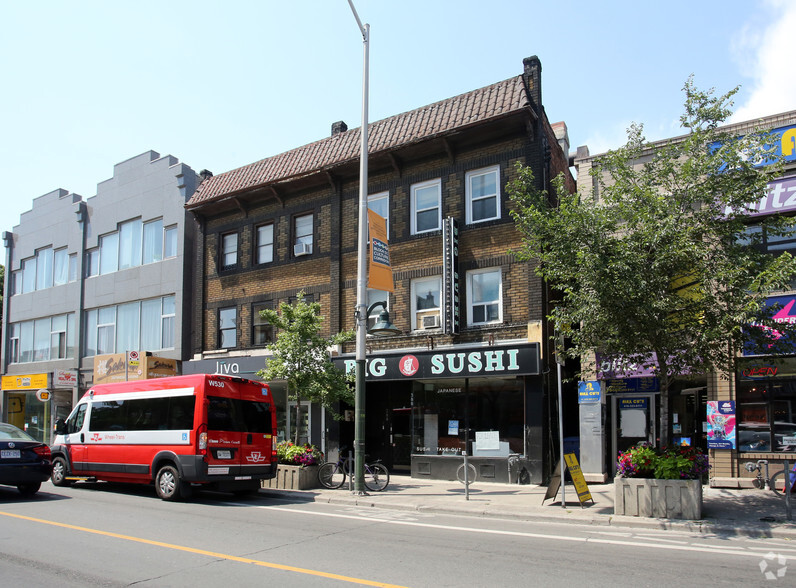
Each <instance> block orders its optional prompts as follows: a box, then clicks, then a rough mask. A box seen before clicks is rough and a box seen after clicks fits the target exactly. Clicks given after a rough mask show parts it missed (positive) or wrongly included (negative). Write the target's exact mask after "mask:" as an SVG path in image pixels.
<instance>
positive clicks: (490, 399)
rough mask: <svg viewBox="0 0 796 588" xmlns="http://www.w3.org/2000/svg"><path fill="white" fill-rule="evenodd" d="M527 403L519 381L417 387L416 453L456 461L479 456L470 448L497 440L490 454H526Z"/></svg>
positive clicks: (443, 382)
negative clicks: (462, 455) (481, 441)
mask: <svg viewBox="0 0 796 588" xmlns="http://www.w3.org/2000/svg"><path fill="white" fill-rule="evenodd" d="M523 398H524V387H523V380H522V379H521V378H519V379H518V378H505V379H502V378H471V379H470V380H469V382H466V381H465V380H464V379H445V380H425V381H415V382H414V383H413V407H414V410H413V415H414V418H413V423H412V428H413V439H414V447H413V448H412V450H413V453H416V454H425V455H448V454H450V455H458V454H460V453H461V452H462V451H464V450H465V449H467V450H468V452H469V453H471V454H474V455H478V453H479V452H478V450H477V447H473V443H472V442H473V441H475V440H476V439H477V438H478V437H490V438H493V437H495V436H496V437H497V439H498V444H497V448H496V449H493V450H491V451H493V452H497V453H498V454H505V455H508V454H509V453H522V451H523V420H524V419H523V417H524V402H523ZM468 432H469V434H468ZM478 433H481V435H478ZM487 433H488V435H487ZM468 441H469V442H470V443H469V445H468ZM494 454H495V453H491V455H494Z"/></svg>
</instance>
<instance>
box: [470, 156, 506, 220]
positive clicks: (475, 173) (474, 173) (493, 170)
mask: <svg viewBox="0 0 796 588" xmlns="http://www.w3.org/2000/svg"><path fill="white" fill-rule="evenodd" d="M487 174H494V175H495V193H494V194H490V195H487V196H480V197H479V198H478V199H477V200H486V199H489V198H494V199H495V216H491V217H488V218H479V219H475V218H473V200H474V196H473V188H472V182H473V179H475V178H477V177H481V176H485V175H487ZM464 184H465V193H466V196H467V210H466V213H465V217H466V218H465V220H466V222H467V224H468V225H472V224H477V223H483V222H487V221H491V220H498V219H499V218H500V166H499V165H493V166H490V167H485V168H481V169H474V170H471V171H468V172H467V173H466V174H465V182H464Z"/></svg>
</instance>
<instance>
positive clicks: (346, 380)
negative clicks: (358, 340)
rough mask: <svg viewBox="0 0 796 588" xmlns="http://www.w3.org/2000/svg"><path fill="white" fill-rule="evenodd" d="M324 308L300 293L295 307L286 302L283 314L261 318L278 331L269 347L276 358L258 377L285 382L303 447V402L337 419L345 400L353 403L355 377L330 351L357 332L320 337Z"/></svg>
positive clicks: (268, 312)
mask: <svg viewBox="0 0 796 588" xmlns="http://www.w3.org/2000/svg"><path fill="white" fill-rule="evenodd" d="M320 311H321V305H320V304H319V303H317V302H311V303H309V304H308V303H307V302H306V301H305V300H304V292H303V291H302V292H299V293H298V296H297V300H296V303H295V304H288V303H287V302H283V303H281V304H280V305H279V311H278V312H277V311H276V310H271V309H266V310H263V311H261V312H260V316H262V317H263V318H264V319H266V320H267V321H268V322H269V323H270V324H271V325H273V326H274V327H275V328H276V329H277V335H276V341H274V342H273V343H271V344H270V345H268V350H269V351H271V352H272V353H273V355H272V356H271V357H269V358H267V359H266V360H265V369H264V370H260V371H259V372H257V375H258V376H260V377H261V378H263V379H265V380H285V381H286V382H287V393H288V398H289V399H290V400H294V401H296V430H295V436H294V440H293V443H294V444H295V445H299V426H298V423H299V422H300V420H299V416H300V414H301V412H300V411H301V401H302V400H309V401H310V402H314V403H318V404H320V405H322V406H323V407H324V408H325V409H326V410H328V411H329V412H330V413H331V415H332V416H333V417H334V418H339V415H338V413H337V411H336V407H337V404H338V403H339V402H341V401H344V402H348V403H349V404H352V403H353V402H354V393H353V392H352V390H351V386H350V384H351V383H352V382H353V374H352V375H350V376H349V375H346V374H345V373H344V372H343V371H341V370H339V369H338V368H337V367H335V365H334V364H333V363H332V361H331V359H330V356H329V350H330V349H331V348H333V347H336V346H337V345H340V344H342V343H344V342H345V341H351V340H352V339H353V338H354V331H353V330H351V331H343V332H341V333H337V334H336V335H333V336H331V337H328V338H325V337H322V336H321V334H320V329H321V323H322V322H323V317H322V316H321V315H320Z"/></svg>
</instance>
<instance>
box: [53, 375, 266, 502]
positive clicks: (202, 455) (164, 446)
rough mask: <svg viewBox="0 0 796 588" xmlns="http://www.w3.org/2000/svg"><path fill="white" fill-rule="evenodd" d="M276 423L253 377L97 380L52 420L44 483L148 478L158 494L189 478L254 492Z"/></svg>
mask: <svg viewBox="0 0 796 588" xmlns="http://www.w3.org/2000/svg"><path fill="white" fill-rule="evenodd" d="M275 429H276V409H275V407H274V403H273V397H272V395H271V390H270V389H269V387H268V385H267V384H264V383H261V382H255V381H252V380H247V379H245V378H238V377H233V376H224V375H208V374H194V375H188V376H175V377H170V378H157V379H153V380H138V381H133V382H122V383H116V384H97V385H96V386H93V387H92V388H90V389H89V390H88V392H86V394H85V395H84V396H83V398H81V399H80V401H79V402H78V404H77V406H75V408H74V410H73V411H72V413H71V414H70V415H69V417H68V418H67V419H66V421H65V422H63V421H59V422H58V423H57V424H56V434H57V436H56V438H55V441H54V443H53V445H52V447H51V451H52V459H53V474H52V482H53V484H55V485H56V486H64V485H67V484H69V483H71V482H72V481H73V479H74V478H93V479H96V480H106V481H110V482H131V483H144V484H149V483H154V485H155V490H156V492H157V494H158V496H160V498H162V499H164V500H176V499H178V498H181V497H182V498H186V497H188V496H190V494H191V491H192V489H193V487H195V486H203V487H208V488H213V489H217V490H222V491H233V492H241V493H243V492H253V491H255V490H257V489H258V488H259V487H260V481H261V480H265V479H269V478H273V477H274V476H275V475H276V464H277V458H276V445H275V443H274V437H273V435H274V431H275ZM70 478H71V479H70Z"/></svg>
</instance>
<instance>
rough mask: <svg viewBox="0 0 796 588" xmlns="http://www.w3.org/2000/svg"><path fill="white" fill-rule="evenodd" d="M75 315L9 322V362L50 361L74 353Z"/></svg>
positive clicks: (73, 354) (70, 355)
mask: <svg viewBox="0 0 796 588" xmlns="http://www.w3.org/2000/svg"><path fill="white" fill-rule="evenodd" d="M74 337H75V315H74V314H62V315H57V316H52V317H45V318H40V319H36V320H32V321H23V322H21V323H11V324H9V347H8V353H9V356H8V358H9V362H10V363H27V362H31V361H50V360H54V359H66V358H70V357H74V356H75V346H74Z"/></svg>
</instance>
